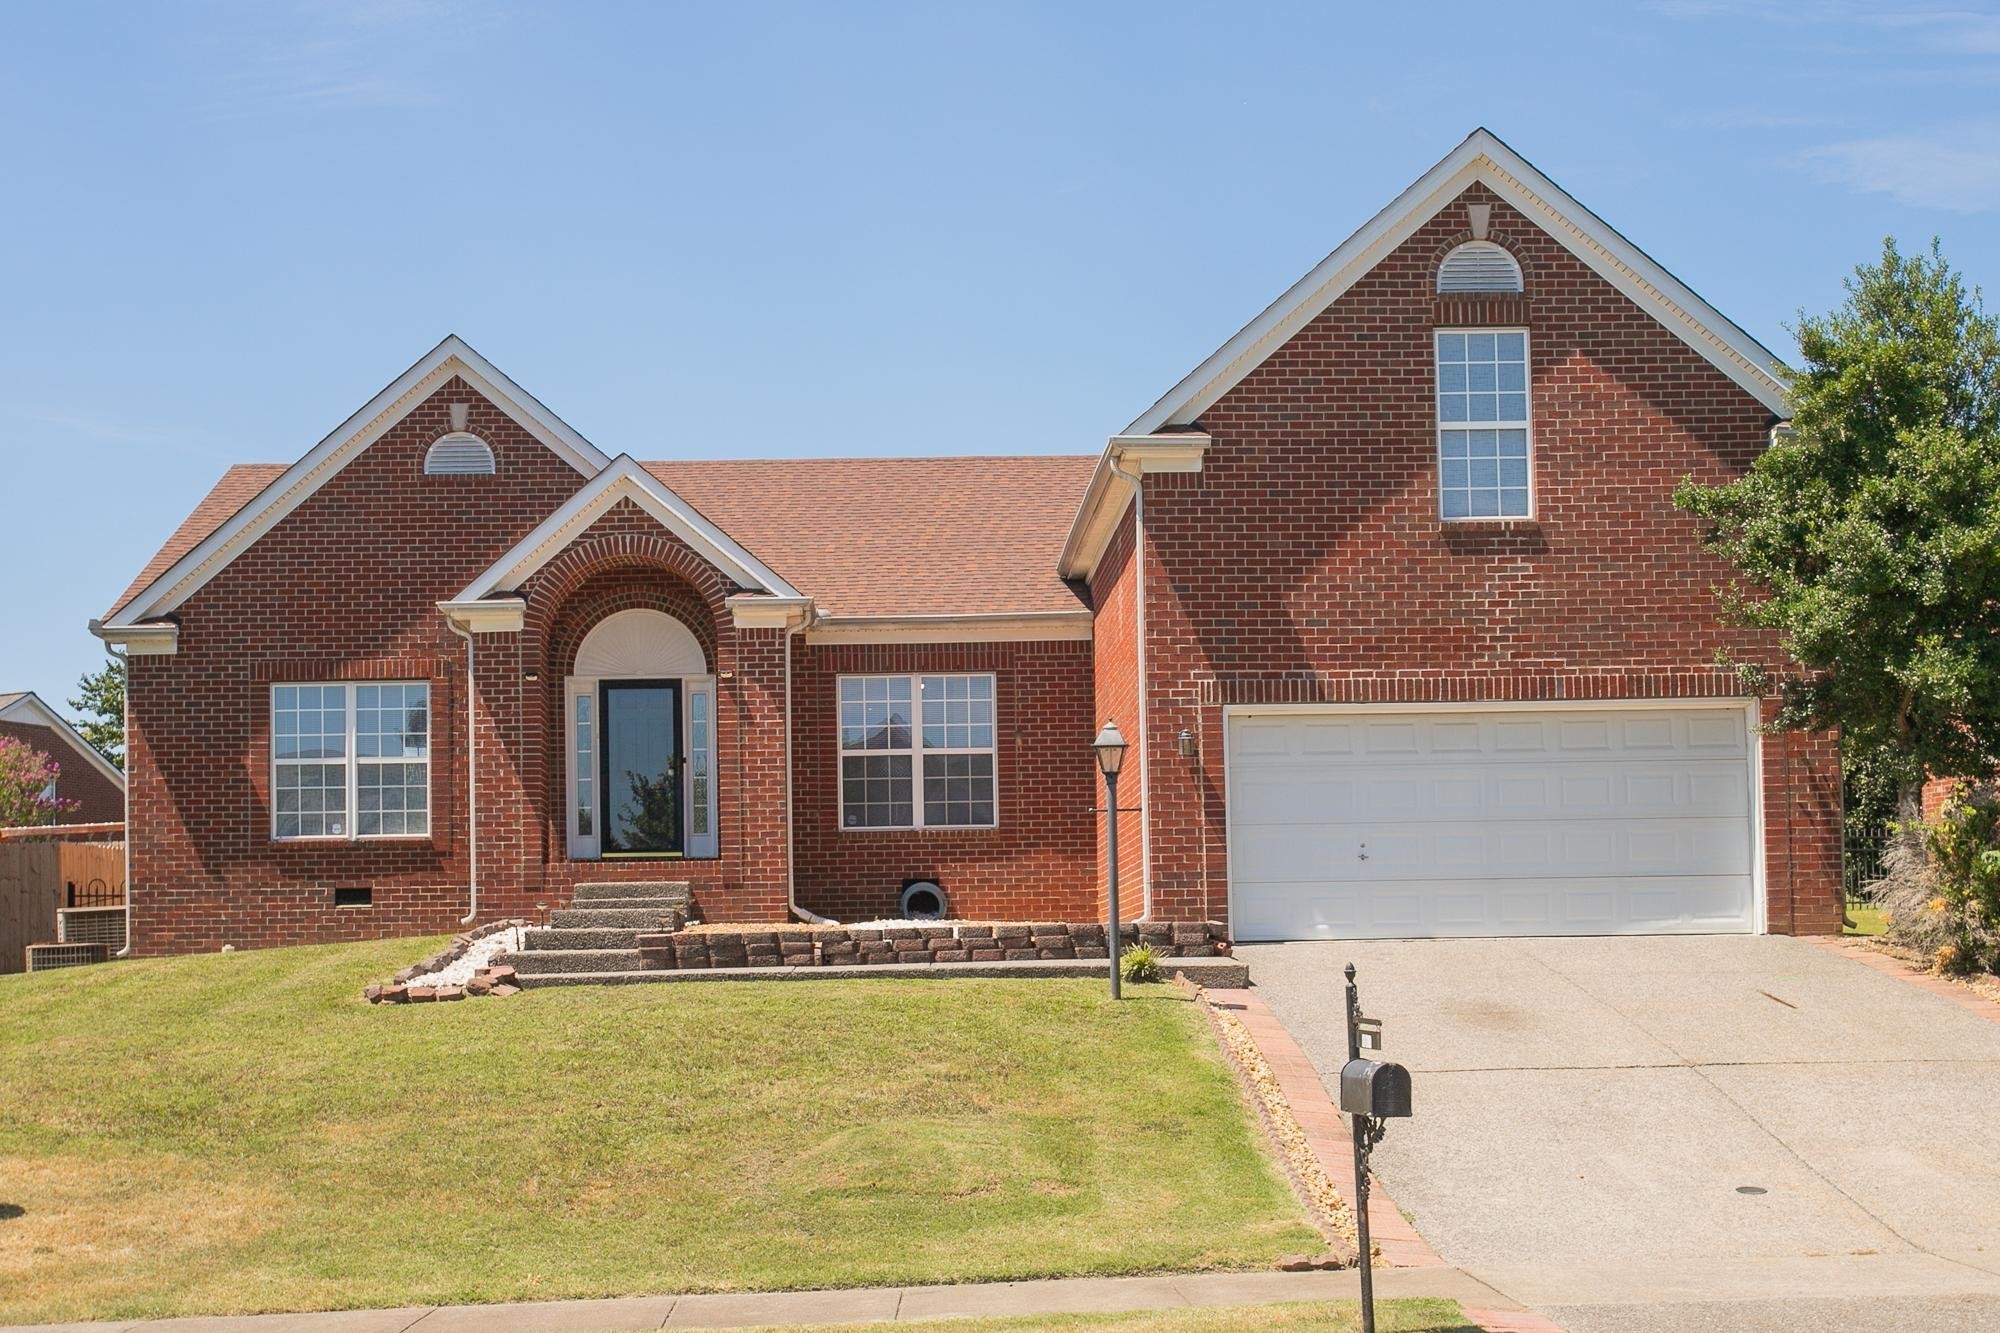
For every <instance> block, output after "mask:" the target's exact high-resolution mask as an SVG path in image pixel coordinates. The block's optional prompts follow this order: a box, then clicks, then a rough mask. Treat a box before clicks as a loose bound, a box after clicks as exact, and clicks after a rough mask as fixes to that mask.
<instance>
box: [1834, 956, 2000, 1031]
mask: <svg viewBox="0 0 2000 1333" xmlns="http://www.w3.org/2000/svg"><path fill="white" fill-rule="evenodd" d="M1803 938H1804V939H1805V940H1806V942H1807V943H1809V944H1815V945H1818V946H1819V947H1820V948H1822V949H1825V950H1827V951H1828V952H1829V953H1837V954H1839V955H1840V956H1841V957H1843V958H1852V959H1853V960H1854V961H1855V962H1857V963H1859V964H1861V965H1862V966H1863V967H1872V968H1874V969H1875V970H1876V971H1877V972H1881V973H1885V974H1887V975H1888V976H1892V977H1896V978H1899V979H1901V980H1902V981H1905V982H1908V983H1909V984H1910V985H1912V986H1915V987H1916V988H1917V989H1918V990H1923V991H1929V992H1930V993H1931V994H1932V995H1935V996H1937V997H1938V998H1939V999H1940V1000H1948V1001H1950V1002H1951V1003H1952V1004H1955V1005H1957V1006H1958V1007H1959V1008H1961V1009H1964V1010H1966V1011H1967V1012H1969V1013H1974V1014H1978V1015H1979V1016H1980V1017H1981V1018H1983V1019H1985V1020H1986V1021H1987V1022H1989V1023H2000V1003H1995V1002H1994V1001H1992V1000H1989V999H1987V998H1986V997H1985V996H1984V995H1981V994H1980V993H1979V992H1978V991H1976V990H1974V989H1972V988H1971V987H1970V986H1965V985H1961V984H1960V983H1958V982H1956V981H1953V980H1951V979H1950V978H1949V977H1940V976H1936V975H1934V974H1932V973H1928V972H1920V971H1918V970H1917V969H1916V968H1915V967H1913V966H1912V965H1911V964H1909V963H1907V962H1905V961H1904V960H1902V959H1901V958H1898V957H1896V956H1895V955H1894V954H1887V953H1883V952H1882V951H1881V950H1880V949H1871V948H1869V947H1868V946H1867V945H1865V944H1854V943H1851V942H1849V941H1847V940H1844V939H1842V938H1840V937H1839V936H1838V935H1807V936H1804V937H1803Z"/></svg>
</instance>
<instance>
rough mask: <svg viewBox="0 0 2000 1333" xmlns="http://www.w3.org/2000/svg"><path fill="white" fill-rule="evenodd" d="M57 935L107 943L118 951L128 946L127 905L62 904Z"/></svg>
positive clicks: (79, 941) (76, 940) (70, 940)
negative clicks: (126, 932)
mask: <svg viewBox="0 0 2000 1333" xmlns="http://www.w3.org/2000/svg"><path fill="white" fill-rule="evenodd" d="M56 938H57V939H59V940H61V941H62V942H63V943H64V944H103V945H107V946H109V947H110V949H111V951H112V952H113V953H117V952H118V951H119V950H120V949H123V948H124V947H125V909H124V908H123V907H63V908H59V909H57V911H56Z"/></svg>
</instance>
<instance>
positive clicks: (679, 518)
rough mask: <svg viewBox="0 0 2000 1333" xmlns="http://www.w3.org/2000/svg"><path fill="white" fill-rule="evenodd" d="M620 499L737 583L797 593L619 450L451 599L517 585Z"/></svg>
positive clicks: (469, 597)
mask: <svg viewBox="0 0 2000 1333" xmlns="http://www.w3.org/2000/svg"><path fill="white" fill-rule="evenodd" d="M620 500H630V501H632V502H633V503H634V504H636V505H638V506H639V508H641V509H643V510H645V511H646V512H647V513H648V514H650V515H651V516H652V517H653V519H654V520H655V521H656V522H658V523H659V525H660V526H661V527H663V528H665V529H666V530H667V531H669V532H671V533H673V534H674V535H675V536H676V537H679V538H680V539H681V540H682V541H684V542H686V543H687V544H688V545H689V546H690V547H692V548H694V550H695V552H696V554H698V555H700V556H701V558H702V559H704V560H706V561H708V562H709V563H710V564H712V565H714V566H715V567H716V568H717V569H719V570H721V571H722V572H723V573H725V574H727V575H729V577H731V578H732V579H734V580H736V582H737V584H738V586H740V587H745V588H755V589H759V590H761V591H763V592H767V593H770V594H772V595H773V596H777V597H794V598H795V597H798V596H799V595H800V594H799V592H798V590H797V589H795V588H793V587H792V585H791V584H789V583H787V582H785V581H784V580H783V579H782V578H780V577H778V574H777V572H776V571H775V570H773V569H772V568H771V567H770V566H769V565H766V564H765V563H764V562H763V561H761V560H759V559H758V558H757V557H756V556H754V555H752V554H750V552H749V551H747V550H745V549H744V548H743V546H742V545H740V544H739V543H738V542H737V541H736V539H735V538H733V537H731V536H730V535H729V534H728V533H726V532H724V531H723V530H722V529H721V528H718V527H716V526H715V525H714V524H713V523H711V522H709V521H708V520H707V519H706V518H703V517H702V515H701V513H700V511H699V510H697V509H696V508H695V507H694V506H693V505H691V504H689V503H688V502H687V501H685V500H683V499H681V497H680V496H678V495H676V494H674V492H673V491H671V490H669V489H668V488H667V486H666V485H665V484H664V483H663V482H661V481H660V479H659V478H657V477H655V476H654V475H653V474H652V473H650V472H648V471H646V469H645V468H643V467H641V466H640V465H639V464H638V463H637V462H635V461H634V460H633V459H632V458H631V456H630V455H627V454H620V455H619V456H618V457H617V458H615V459H613V460H612V461H611V462H610V463H609V464H607V465H606V466H605V468H604V470H603V471H602V472H600V473H598V474H597V475H596V476H595V477H593V478H592V479H591V480H590V482H589V483H588V484H586V485H585V486H584V487H583V489H582V490H580V491H578V492H577V493H576V494H575V495H572V496H571V497H570V498H569V499H568V500H567V501H565V502H564V504H563V506H562V508H560V509H558V510H556V511H555V512H554V513H553V514H550V515H549V516H548V517H547V518H545V519H543V520H542V523H541V526H540V527H538V528H536V529H535V530H534V531H533V532H531V533H529V534H528V535H527V536H525V537H523V538H522V539H521V540H520V542H519V543H517V544H516V545H515V547H514V549H513V550H511V551H509V552H507V554H505V555H503V556H501V557H500V558H499V559H498V560H496V561H494V562H493V564H492V565H491V566H490V567H489V568H488V569H487V570H486V572H485V573H483V574H481V575H480V576H479V577H478V578H476V579H474V580H473V581H472V582H471V583H470V584H468V585H467V586H466V589H465V591H464V592H461V593H459V594H458V596H456V597H454V598H452V601H453V602H456V603H463V602H471V601H476V600H478V599H480V598H482V597H490V596H491V595H492V594H494V593H496V592H512V591H514V590H515V589H516V588H519V587H520V586H521V585H522V584H523V583H525V582H526V581H527V580H528V578H529V576H530V575H532V574H533V573H534V572H535V571H536V570H538V569H540V568H541V567H542V566H543V565H546V564H547V563H548V562H549V561H551V560H553V559H555V557H556V556H557V554H558V553H560V552H561V551H562V549H563V548H564V547H566V546H568V545H569V544H570V543H571V542H573V541H575V540H576V538H577V537H578V536H579V535H580V534H581V533H582V532H583V531H584V529H586V528H588V527H589V526H590V525H591V524H592V523H594V522H596V521H597V519H598V517H599V516H600V515H602V514H603V513H604V512H605V511H606V510H607V509H609V508H611V506H612V505H614V504H617V503H618V502H619V501H620Z"/></svg>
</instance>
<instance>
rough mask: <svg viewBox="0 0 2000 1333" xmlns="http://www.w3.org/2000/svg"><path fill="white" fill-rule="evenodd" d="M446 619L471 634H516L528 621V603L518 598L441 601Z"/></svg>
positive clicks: (441, 607) (439, 606)
mask: <svg viewBox="0 0 2000 1333" xmlns="http://www.w3.org/2000/svg"><path fill="white" fill-rule="evenodd" d="M437 609H438V610H439V611H441V612H443V613H444V618H445V619H446V620H448V621H450V622H451V623H452V624H454V625H456V626H458V627H460V628H461V629H464V630H465V631H466V632H468V633H471V634H515V633H518V632H519V631H520V629H521V627H522V626H523V625H525V624H527V621H528V604H527V603H526V602H524V601H522V600H521V599H520V598H518V597H495V598H488V599H486V600H484V601H476V602H439V603H438V604H437Z"/></svg>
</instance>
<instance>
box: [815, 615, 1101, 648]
mask: <svg viewBox="0 0 2000 1333" xmlns="http://www.w3.org/2000/svg"><path fill="white" fill-rule="evenodd" d="M1090 626H1091V613H1090V612H1089V611H1086V610H1082V609H1078V610H1075V611H1029V612H1022V613H1019V614H1011V615H1010V614H994V615H956V616H944V615H939V616H820V617H819V618H818V619H816V620H814V621H813V623H812V627H811V628H809V629H808V630H807V631H806V642H807V643H811V644H838V643H1043V642H1058V641H1071V640H1082V639H1088V638H1090V636H1091V629H1090Z"/></svg>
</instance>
